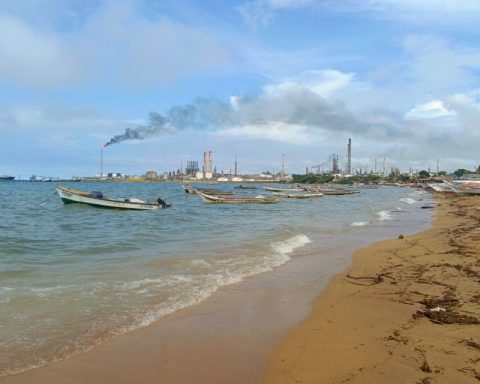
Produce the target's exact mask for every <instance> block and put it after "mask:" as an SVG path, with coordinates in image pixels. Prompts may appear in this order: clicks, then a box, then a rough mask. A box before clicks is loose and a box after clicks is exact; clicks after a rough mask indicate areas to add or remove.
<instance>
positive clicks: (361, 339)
mask: <svg viewBox="0 0 480 384" xmlns="http://www.w3.org/2000/svg"><path fill="white" fill-rule="evenodd" d="M436 213H437V215H436V217H434V219H433V223H432V228H431V229H428V230H426V231H423V232H420V233H417V234H415V235H412V236H405V237H404V238H401V237H403V236H399V238H398V239H394V240H386V241H381V242H377V243H373V244H372V245H370V246H368V247H367V248H364V249H360V250H358V251H357V252H355V254H354V256H353V262H352V264H351V266H350V267H349V268H348V270H347V271H346V272H343V273H341V274H340V275H337V276H336V277H335V278H334V279H333V280H332V281H331V282H330V284H329V286H328V288H327V289H326V290H325V291H323V292H322V294H321V295H320V296H319V297H318V298H317V300H316V301H315V303H314V304H313V310H312V313H311V314H310V316H309V317H308V318H307V319H306V320H305V321H304V322H303V323H302V324H301V325H299V326H298V327H296V328H295V329H293V331H291V332H290V333H289V334H288V335H287V336H286V337H285V338H284V340H283V341H282V342H281V343H280V345H279V346H277V347H276V349H275V350H274V351H273V353H272V354H271V355H270V357H269V361H268V368H267V371H266V375H265V378H264V382H265V383H267V384H286V383H302V384H308V383H325V384H328V383H347V382H348V383H422V384H428V383H478V382H479V380H480V293H479V292H480V289H479V288H480V198H479V197H464V198H459V197H450V196H447V197H444V196H439V197H438V200H437V207H436Z"/></svg>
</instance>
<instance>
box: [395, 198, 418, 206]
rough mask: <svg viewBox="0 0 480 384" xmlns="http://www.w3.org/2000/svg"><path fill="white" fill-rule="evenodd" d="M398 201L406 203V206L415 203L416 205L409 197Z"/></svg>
mask: <svg viewBox="0 0 480 384" xmlns="http://www.w3.org/2000/svg"><path fill="white" fill-rule="evenodd" d="M398 200H399V201H403V202H404V203H407V204H415V203H418V201H417V200H414V199H411V198H410V197H401V198H400V199H398Z"/></svg>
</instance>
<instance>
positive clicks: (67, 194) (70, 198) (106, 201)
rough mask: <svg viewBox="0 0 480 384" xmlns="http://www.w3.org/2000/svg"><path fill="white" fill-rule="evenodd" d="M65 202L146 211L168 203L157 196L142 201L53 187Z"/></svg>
mask: <svg viewBox="0 0 480 384" xmlns="http://www.w3.org/2000/svg"><path fill="white" fill-rule="evenodd" d="M55 189H56V190H57V192H58V195H59V196H60V198H61V199H62V200H63V202H64V203H65V204H71V203H80V204H87V205H93V206H95V207H102V208H116V209H134V210H142V211H148V210H152V209H159V208H168V207H170V204H167V203H165V201H163V200H162V199H160V198H158V199H157V201H143V200H140V199H136V198H130V199H121V198H112V197H108V196H105V195H104V194H103V193H101V192H84V191H79V190H77V189H73V188H68V187H63V186H61V185H59V186H57V187H56V188H55Z"/></svg>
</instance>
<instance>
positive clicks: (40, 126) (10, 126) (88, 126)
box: [0, 104, 118, 132]
mask: <svg viewBox="0 0 480 384" xmlns="http://www.w3.org/2000/svg"><path fill="white" fill-rule="evenodd" d="M115 125H118V122H116V121H114V120H112V119H109V118H107V117H105V116H103V115H101V114H100V113H99V112H98V111H96V110H94V109H91V108H71V107H65V106H58V105H55V106H54V105H50V106H49V105H33V104H16V105H8V106H2V107H0V130H2V132H6V131H8V130H10V131H19V132H22V131H23V132H25V131H45V130H50V131H54V130H59V131H75V130H82V131H83V132H85V131H98V130H101V129H105V128H111V127H115Z"/></svg>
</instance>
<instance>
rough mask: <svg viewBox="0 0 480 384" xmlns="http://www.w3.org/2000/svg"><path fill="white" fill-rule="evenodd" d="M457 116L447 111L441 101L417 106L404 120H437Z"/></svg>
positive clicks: (453, 112)
mask: <svg viewBox="0 0 480 384" xmlns="http://www.w3.org/2000/svg"><path fill="white" fill-rule="evenodd" d="M455 116H457V114H456V112H455V111H452V110H449V109H447V108H446V107H445V104H444V103H443V101H441V100H432V101H430V102H428V103H425V104H417V105H416V106H415V107H413V108H412V109H410V110H409V111H408V112H407V113H406V114H405V118H406V119H412V120H414V119H418V120H420V119H439V118H451V117H455Z"/></svg>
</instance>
